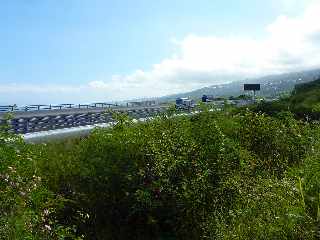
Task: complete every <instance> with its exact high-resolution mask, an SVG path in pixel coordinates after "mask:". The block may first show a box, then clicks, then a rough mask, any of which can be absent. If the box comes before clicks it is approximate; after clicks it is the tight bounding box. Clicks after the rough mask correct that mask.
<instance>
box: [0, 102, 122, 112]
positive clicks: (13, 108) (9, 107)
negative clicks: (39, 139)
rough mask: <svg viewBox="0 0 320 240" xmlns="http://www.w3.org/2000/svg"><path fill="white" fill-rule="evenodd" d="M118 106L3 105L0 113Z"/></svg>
mask: <svg viewBox="0 0 320 240" xmlns="http://www.w3.org/2000/svg"><path fill="white" fill-rule="evenodd" d="M118 106H119V105H118V104H113V103H104V102H99V103H90V104H73V103H63V104H57V105H52V104H50V105H44V104H34V105H27V106H17V105H3V106H0V112H27V111H42V110H55V109H60V110H61V109H77V108H78V109H79V108H112V107H118Z"/></svg>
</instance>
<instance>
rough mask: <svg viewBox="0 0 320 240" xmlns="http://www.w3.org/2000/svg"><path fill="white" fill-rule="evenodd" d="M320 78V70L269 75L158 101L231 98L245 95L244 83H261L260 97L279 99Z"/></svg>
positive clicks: (175, 95) (201, 89) (169, 96)
mask: <svg viewBox="0 0 320 240" xmlns="http://www.w3.org/2000/svg"><path fill="white" fill-rule="evenodd" d="M319 76H320V69H314V70H308V71H301V72H294V73H285V74H279V75H269V76H265V77H261V78H255V79H245V80H242V81H236V82H231V83H227V84H218V85H212V86H209V87H204V88H200V89H197V90H194V91H191V92H186V93H180V94H173V95H168V96H164V97H160V98H158V99H157V100H158V101H160V102H161V101H162V102H163V101H173V100H175V99H176V98H178V97H191V98H193V99H200V98H201V97H202V95H204V94H206V95H213V96H215V97H230V96H239V95H241V94H244V91H243V84H244V83H260V84H261V91H260V92H259V93H258V95H260V96H265V97H278V96H279V95H281V94H282V93H288V92H291V91H292V90H293V89H294V87H295V85H296V84H301V83H306V82H310V81H313V80H315V79H317V78H318V77H319Z"/></svg>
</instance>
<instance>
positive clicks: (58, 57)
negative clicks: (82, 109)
mask: <svg viewBox="0 0 320 240" xmlns="http://www.w3.org/2000/svg"><path fill="white" fill-rule="evenodd" d="M319 12H320V0H197V1H194V0H159V1H150V0H134V1H133V0H117V1H111V0H68V1H64V0H28V1H26V0H3V1H0V104H18V105H24V104H49V103H53V104H55V103H56V104H57V103H90V102H101V101H103V102H108V101H109V102H110V101H120V100H126V99H135V98H143V97H157V96H163V95H167V94H173V93H179V92H184V91H189V90H193V89H197V88H200V87H205V86H210V85H214V84H220V83H226V82H230V81H235V80H241V79H245V78H254V77H259V76H265V75H269V74H278V73H284V72H294V71H300V70H307V69H312V68H317V67H320V21H319V17H318V15H319Z"/></svg>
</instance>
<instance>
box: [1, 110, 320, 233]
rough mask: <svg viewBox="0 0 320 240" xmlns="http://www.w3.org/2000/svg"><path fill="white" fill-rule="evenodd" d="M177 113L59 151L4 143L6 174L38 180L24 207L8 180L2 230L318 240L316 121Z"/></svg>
mask: <svg viewBox="0 0 320 240" xmlns="http://www.w3.org/2000/svg"><path fill="white" fill-rule="evenodd" d="M170 114H172V113H170ZM170 114H168V115H169V116H167V115H163V116H159V117H157V118H155V119H153V120H152V121H151V120H150V121H147V122H144V123H133V122H132V121H131V120H130V119H128V118H127V117H126V116H123V115H119V116H116V119H118V124H117V125H116V126H114V127H113V128H112V129H103V128H101V129H96V130H95V131H93V132H92V134H91V135H90V136H88V137H87V138H84V139H79V140H70V141H65V142H62V143H59V142H58V143H50V144H47V145H46V144H42V145H33V146H30V145H26V144H24V143H23V142H21V140H15V141H14V142H10V143H9V142H8V140H5V142H3V143H2V145H1V149H3V150H2V151H1V152H0V155H1V158H3V159H4V160H1V161H3V164H1V166H0V167H1V169H0V170H1V171H0V172H1V174H2V175H1V176H6V175H4V174H7V173H8V172H10V171H12V170H11V168H9V167H14V168H13V169H14V170H15V171H16V172H17V174H18V175H19V176H20V178H21V179H20V181H22V182H23V183H25V184H34V181H35V180H34V179H36V181H38V182H37V183H36V187H35V188H34V189H31V190H30V196H32V197H29V198H28V199H30V200H28V201H27V204H25V203H23V201H20V200H19V199H20V198H22V197H21V196H20V195H19V191H18V192H14V193H13V191H15V190H14V189H15V188H14V187H10V184H7V183H6V182H1V184H2V185H1V191H2V189H6V190H5V191H6V192H5V194H6V195H4V196H5V197H4V198H1V199H0V201H1V203H5V202H6V201H7V200H8V201H11V202H8V203H7V204H6V205H5V204H4V205H2V206H6V207H3V208H1V211H6V212H8V213H9V212H10V214H9V215H8V217H1V226H4V227H2V228H1V230H0V231H3V232H5V233H6V234H7V233H10V234H18V232H19V231H20V232H23V231H24V232H23V233H20V232H19V234H21V235H19V236H21V237H19V236H18V235H14V236H16V237H15V238H18V239H19V238H20V239H25V238H26V237H25V236H29V238H31V239H32V238H34V239H36V238H40V239H41V238H42V239H43V238H52V239H56V238H58V237H60V239H63V238H64V237H63V234H64V235H69V239H70V238H75V236H77V237H79V238H84V239H250V238H255V239H313V238H314V237H315V236H316V230H317V224H318V223H319V218H320V217H319V216H320V210H319V186H320V179H319V174H318V172H320V171H317V169H318V170H319V162H318V159H319V158H318V156H319V154H320V152H319V150H318V145H319V143H320V142H319V134H318V132H319V127H318V125H317V124H314V125H310V124H308V123H303V122H301V121H298V120H295V118H294V117H293V115H292V114H290V113H288V112H281V113H280V114H276V115H275V116H273V117H271V116H268V115H265V114H260V113H254V112H250V111H243V112H238V111H237V112H233V111H232V110H231V109H227V110H225V111H208V110H207V109H205V108H203V109H202V112H201V113H199V114H195V115H192V116H173V115H170ZM4 139H8V136H7V137H5V138H4ZM9 139H10V138H9ZM17 148H19V151H17ZM29 158H30V160H27V159H29ZM18 169H19V170H18ZM11 192H12V193H11ZM27 195H28V196H29V193H28V194H27ZM9 196H10V197H11V198H10V197H9ZM10 199H11V200H10ZM11 208H12V209H11ZM13 208H14V209H13ZM2 209H4V210H2ZM8 209H10V211H9V210H8ZM47 209H50V210H49V213H48V212H47V211H46V210H47ZM31 213H32V214H33V215H30V214H31ZM43 213H45V215H46V216H45V217H44V216H43ZM47 215H48V216H47ZM1 216H2V215H1ZM43 218H44V220H43ZM37 219H38V220H37ZM34 220H37V221H36V222H35V223H33V225H30V224H29V225H30V227H31V228H27V227H26V226H29V225H28V223H29V222H30V221H34ZM19 224H20V225H21V226H23V228H19ZM47 225H49V227H50V229H51V230H50V231H47V230H46V229H47V228H48V226H47ZM20 229H22V230H20ZM30 229H33V230H32V231H31V230H30ZM71 233H74V235H75V236H72V234H71ZM23 234H29V235H23ZM65 238H66V237H65Z"/></svg>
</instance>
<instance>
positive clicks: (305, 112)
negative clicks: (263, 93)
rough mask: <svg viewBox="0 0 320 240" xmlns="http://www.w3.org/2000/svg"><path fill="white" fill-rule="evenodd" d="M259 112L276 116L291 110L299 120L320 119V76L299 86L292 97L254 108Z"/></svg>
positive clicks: (295, 88) (261, 104)
mask: <svg viewBox="0 0 320 240" xmlns="http://www.w3.org/2000/svg"><path fill="white" fill-rule="evenodd" d="M253 109H255V111H257V112H265V113H267V114H270V115H275V114H277V113H279V112H281V111H288V110H290V111H291V112H292V113H294V114H295V115H296V116H297V117H298V118H304V119H316V120H319V119H320V76H319V77H318V78H317V79H316V80H314V81H311V82H304V83H299V84H297V85H296V86H295V87H294V89H293V91H292V93H291V95H290V96H288V97H286V98H281V99H279V100H278V101H273V102H265V101H263V102H261V103H259V104H258V105H256V106H254V107H253Z"/></svg>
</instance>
